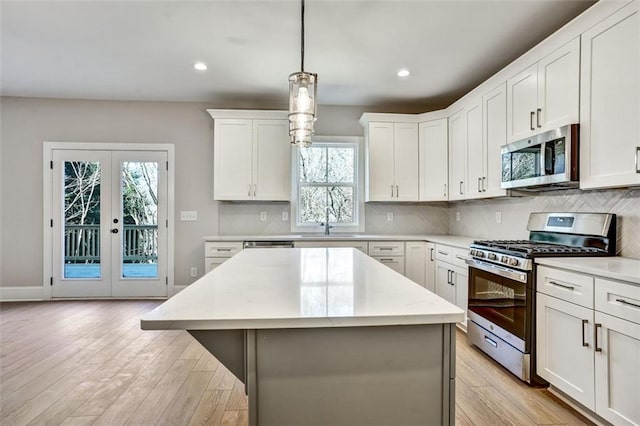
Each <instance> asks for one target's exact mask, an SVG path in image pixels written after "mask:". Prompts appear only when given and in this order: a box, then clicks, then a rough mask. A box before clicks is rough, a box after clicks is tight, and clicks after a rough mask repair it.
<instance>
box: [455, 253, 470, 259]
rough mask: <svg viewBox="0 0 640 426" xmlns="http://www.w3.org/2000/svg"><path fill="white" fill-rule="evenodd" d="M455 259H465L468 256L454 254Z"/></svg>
mask: <svg viewBox="0 0 640 426" xmlns="http://www.w3.org/2000/svg"><path fill="white" fill-rule="evenodd" d="M456 259H458V260H467V259H468V257H464V256H460V255H459V254H456Z"/></svg>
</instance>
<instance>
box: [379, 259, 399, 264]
mask: <svg viewBox="0 0 640 426" xmlns="http://www.w3.org/2000/svg"><path fill="white" fill-rule="evenodd" d="M380 262H382V263H397V261H394V260H393V259H380Z"/></svg>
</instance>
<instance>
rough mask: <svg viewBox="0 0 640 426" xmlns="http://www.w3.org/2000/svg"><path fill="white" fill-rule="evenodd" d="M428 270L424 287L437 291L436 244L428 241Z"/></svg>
mask: <svg viewBox="0 0 640 426" xmlns="http://www.w3.org/2000/svg"><path fill="white" fill-rule="evenodd" d="M426 259H427V271H426V274H425V278H424V287H425V288H426V289H427V290H429V291H432V292H434V293H435V291H436V245H435V244H434V243H427V257H426Z"/></svg>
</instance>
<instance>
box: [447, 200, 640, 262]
mask: <svg viewBox="0 0 640 426" xmlns="http://www.w3.org/2000/svg"><path fill="white" fill-rule="evenodd" d="M551 211H560V212H563V211H567V212H577V211H580V212H602V213H616V214H617V216H618V244H617V248H618V254H620V255H621V256H625V257H631V258H634V259H640V189H618V190H608V191H579V190H568V191H551V192H545V193H541V194H539V195H536V196H531V197H521V198H506V199H494V200H479V201H465V202H459V203H452V204H451V205H450V207H449V231H450V232H451V233H452V234H454V235H468V236H475V237H479V238H489V239H501V238H527V236H528V231H527V228H526V226H527V218H528V216H529V213H530V212H551ZM456 212H460V221H456ZM496 212H501V213H502V223H500V224H498V223H496Z"/></svg>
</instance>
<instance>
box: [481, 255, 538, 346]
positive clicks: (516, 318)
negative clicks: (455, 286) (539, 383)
mask: <svg viewBox="0 0 640 426" xmlns="http://www.w3.org/2000/svg"><path fill="white" fill-rule="evenodd" d="M469 263H470V264H471V267H470V268H469V319H471V320H472V321H474V322H476V323H477V324H478V325H480V326H481V327H483V328H485V329H487V330H489V331H491V332H493V333H494V334H496V335H497V336H498V337H500V338H502V339H503V340H505V341H506V342H507V343H509V344H511V345H512V346H514V347H515V348H517V349H519V350H520V351H522V352H528V350H529V341H530V331H529V330H528V328H529V325H530V324H531V312H532V310H531V309H532V306H531V301H532V299H531V298H532V296H533V295H532V290H531V288H530V286H528V285H527V284H528V282H529V279H530V275H531V274H526V273H522V272H520V271H511V270H509V269H506V268H503V267H496V268H495V272H490V270H491V269H492V266H491V264H488V263H486V262H479V261H475V263H477V265H476V266H474V264H473V263H474V261H471V262H469ZM479 265H482V266H481V267H482V268H483V269H480V268H479V267H477V266H479ZM522 277H525V279H524V281H523V280H522Z"/></svg>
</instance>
